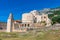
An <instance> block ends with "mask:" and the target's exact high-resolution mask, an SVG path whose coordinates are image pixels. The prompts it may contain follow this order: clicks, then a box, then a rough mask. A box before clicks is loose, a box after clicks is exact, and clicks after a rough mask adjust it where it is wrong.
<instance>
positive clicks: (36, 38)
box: [0, 30, 60, 40]
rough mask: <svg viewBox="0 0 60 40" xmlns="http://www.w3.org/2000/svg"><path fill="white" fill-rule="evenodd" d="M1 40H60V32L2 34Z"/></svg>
mask: <svg viewBox="0 0 60 40" xmlns="http://www.w3.org/2000/svg"><path fill="white" fill-rule="evenodd" d="M0 40H60V30H53V31H52V30H49V31H47V32H45V31H40V32H33V31H29V32H26V33H6V32H0Z"/></svg>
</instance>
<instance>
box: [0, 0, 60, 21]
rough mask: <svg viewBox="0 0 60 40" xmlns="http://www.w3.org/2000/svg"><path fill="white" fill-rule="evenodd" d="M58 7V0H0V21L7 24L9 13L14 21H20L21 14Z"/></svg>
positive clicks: (59, 2)
mask: <svg viewBox="0 0 60 40" xmlns="http://www.w3.org/2000/svg"><path fill="white" fill-rule="evenodd" d="M59 6H60V0H0V21H2V22H7V19H8V16H9V14H10V13H12V14H13V17H14V20H21V19H22V14H23V13H27V12H30V11H32V10H41V9H44V8H55V7H59Z"/></svg>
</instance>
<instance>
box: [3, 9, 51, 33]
mask: <svg viewBox="0 0 60 40" xmlns="http://www.w3.org/2000/svg"><path fill="white" fill-rule="evenodd" d="M50 25H51V20H50V19H49V18H48V14H45V13H41V14H40V12H38V11H37V10H33V11H31V12H29V13H23V14H22V20H14V19H13V15H12V13H10V15H9V17H8V19H7V23H6V25H5V29H4V32H26V31H28V30H31V29H34V28H40V27H45V26H46V27H48V26H50Z"/></svg>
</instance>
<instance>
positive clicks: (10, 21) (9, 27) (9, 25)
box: [6, 13, 13, 32]
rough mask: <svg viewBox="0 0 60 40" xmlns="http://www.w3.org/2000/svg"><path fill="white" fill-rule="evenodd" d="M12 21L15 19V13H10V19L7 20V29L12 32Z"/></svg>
mask: <svg viewBox="0 0 60 40" xmlns="http://www.w3.org/2000/svg"><path fill="white" fill-rule="evenodd" d="M12 21H13V15H12V13H10V15H9V17H8V20H7V30H6V32H12Z"/></svg>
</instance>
